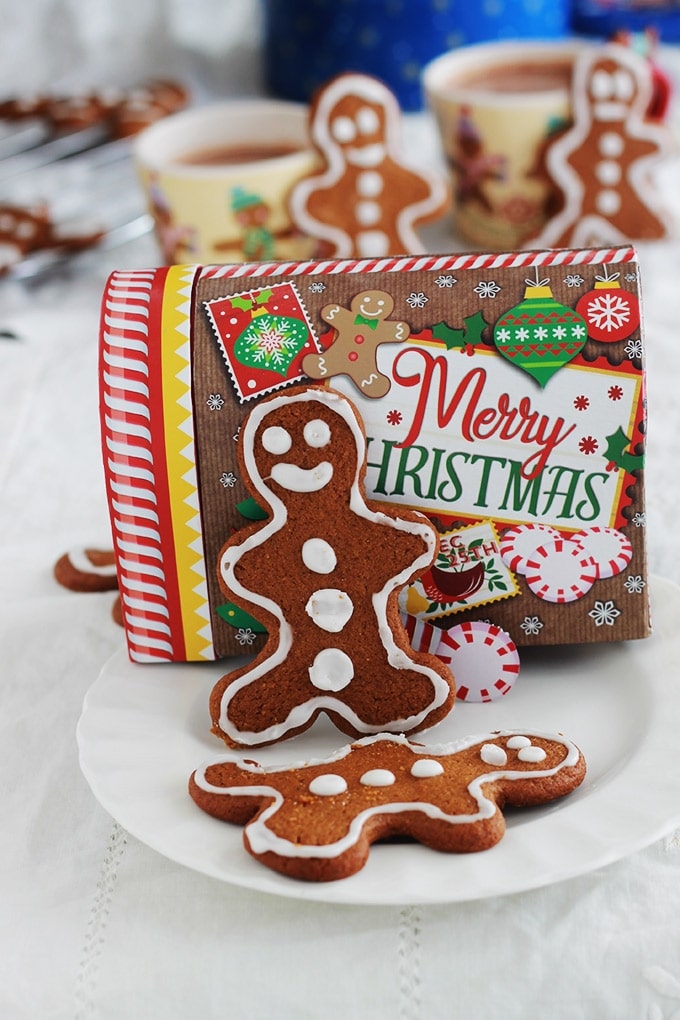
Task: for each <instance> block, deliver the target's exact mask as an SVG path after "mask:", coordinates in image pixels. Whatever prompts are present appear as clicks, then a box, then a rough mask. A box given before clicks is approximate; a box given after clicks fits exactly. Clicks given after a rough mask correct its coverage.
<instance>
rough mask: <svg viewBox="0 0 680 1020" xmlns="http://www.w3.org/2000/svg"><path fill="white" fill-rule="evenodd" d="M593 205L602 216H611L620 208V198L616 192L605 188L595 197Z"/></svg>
mask: <svg viewBox="0 0 680 1020" xmlns="http://www.w3.org/2000/svg"><path fill="white" fill-rule="evenodd" d="M595 205H596V206H597V208H598V210H599V212H601V213H602V215H603V216H611V215H613V213H617V212H618V211H619V209H620V208H621V196H620V195H619V193H618V191H611V190H610V189H609V188H606V189H605V190H604V191H600V192H599V193H598V194H597V195H596V196H595Z"/></svg>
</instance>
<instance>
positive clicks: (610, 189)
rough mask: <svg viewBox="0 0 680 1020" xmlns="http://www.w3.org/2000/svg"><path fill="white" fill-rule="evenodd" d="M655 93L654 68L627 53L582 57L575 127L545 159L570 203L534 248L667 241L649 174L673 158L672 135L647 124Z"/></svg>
mask: <svg viewBox="0 0 680 1020" xmlns="http://www.w3.org/2000/svg"><path fill="white" fill-rule="evenodd" d="M652 87H653V84H652V74H651V70H650V65H649V63H648V62H647V61H645V60H643V59H642V58H641V57H639V56H637V55H636V54H635V53H633V52H632V51H631V50H630V49H629V48H627V47H625V46H619V45H616V44H611V45H608V46H601V47H598V48H596V49H590V48H589V49H587V50H586V51H585V52H584V53H583V54H582V55H581V56H580V57H579V59H578V60H577V62H576V65H575V69H574V79H573V85H572V107H573V111H574V123H573V126H572V127H571V128H570V129H569V130H568V131H567V132H566V133H564V134H562V135H561V136H560V137H559V138H558V139H557V140H556V141H555V142H554V143H553V144H552V145H551V146H550V147H549V148H548V150H547V155H546V162H547V168H548V172H549V174H550V176H551V177H552V179H553V180H554V182H555V184H556V185H558V186H559V187H560V188H561V189H562V191H563V193H564V203H563V205H562V207H561V209H560V211H559V212H558V214H557V215H556V216H555V217H554V218H553V219H551V220H550V221H549V222H548V224H547V225H546V226H545V228H544V229H543V231H542V232H541V234H540V235H539V236H538V237H536V238H534V239H533V240H532V241H531V244H532V246H536V247H552V248H562V247H569V248H580V247H587V246H588V245H592V244H610V243H616V244H619V243H621V242H625V241H629V240H643V239H653V238H660V237H664V236H665V235H666V234H667V232H668V231H667V226H666V221H667V212H666V211H665V210H664V209H663V208H661V207H660V205H659V203H658V201H657V199H656V195H655V189H654V184H653V181H652V179H651V174H652V172H653V170H654V169H655V167H656V166H657V164H658V162H659V160H660V159H661V158H662V157H663V156H664V155H665V154H666V153H667V152H668V150H669V135H668V132H667V131H666V130H665V129H664V128H663V127H661V126H659V125H656V124H651V123H650V122H649V120H648V119H646V113H647V110H648V108H649V106H650V102H651V99H652Z"/></svg>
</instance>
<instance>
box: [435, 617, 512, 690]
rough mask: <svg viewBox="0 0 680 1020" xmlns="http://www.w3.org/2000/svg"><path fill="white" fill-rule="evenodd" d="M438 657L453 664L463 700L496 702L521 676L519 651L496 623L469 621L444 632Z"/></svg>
mask: <svg viewBox="0 0 680 1020" xmlns="http://www.w3.org/2000/svg"><path fill="white" fill-rule="evenodd" d="M437 656H438V658H440V659H441V660H442V662H445V663H447V665H450V666H451V670H452V672H453V676H454V679H455V681H456V697H457V698H458V699H459V700H460V701H482V702H484V701H496V700H497V699H498V698H501V697H503V695H505V694H507V693H508V691H509V690H510V689H511V688H512V686H513V684H514V683H515V680H516V679H517V677H518V676H519V667H520V663H519V652H518V651H517V647H516V645H515V643H514V641H513V640H512V638H511V637H510V635H509V634H507V633H506V632H505V631H504V630H501V628H500V627H497V626H496V625H495V624H493V623H483V622H482V621H471V620H466V621H465V623H460V624H457V625H456V626H455V627H451V629H450V630H445V631H443V632H442V636H441V640H440V642H439V647H438V649H437Z"/></svg>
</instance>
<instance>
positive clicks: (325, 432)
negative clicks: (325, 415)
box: [302, 418, 331, 449]
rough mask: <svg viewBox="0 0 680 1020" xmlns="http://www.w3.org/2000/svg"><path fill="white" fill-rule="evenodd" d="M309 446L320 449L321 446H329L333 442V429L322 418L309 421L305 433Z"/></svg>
mask: <svg viewBox="0 0 680 1020" xmlns="http://www.w3.org/2000/svg"><path fill="white" fill-rule="evenodd" d="M302 434H303V435H304V437H305V442H306V443H307V446H312V447H314V449H318V448H319V447H321V446H328V444H329V443H330V441H331V429H330V425H328V423H327V422H325V421H323V419H321V418H315V419H314V420H313V421H308V422H307V424H306V425H305V427H304V430H303V433H302Z"/></svg>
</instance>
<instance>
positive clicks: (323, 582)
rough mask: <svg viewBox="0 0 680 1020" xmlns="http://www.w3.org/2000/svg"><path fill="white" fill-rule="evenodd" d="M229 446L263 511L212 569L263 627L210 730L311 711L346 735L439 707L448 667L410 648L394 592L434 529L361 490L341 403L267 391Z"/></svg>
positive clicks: (280, 724) (240, 742)
mask: <svg viewBox="0 0 680 1020" xmlns="http://www.w3.org/2000/svg"><path fill="white" fill-rule="evenodd" d="M239 460H240V465H241V470H242V473H243V478H244V481H245V482H246V484H247V486H248V488H249V489H250V490H251V492H252V495H253V496H254V498H255V499H256V500H257V502H258V503H259V504H260V505H261V506H264V507H265V508H266V511H267V519H266V520H265V521H260V522H257V523H254V524H252V525H249V526H248V527H246V528H244V529H243V530H242V531H239V532H238V533H237V534H236V535H234V536H233V537H232V538H231V539H230V540H229V541H228V542H227V543H226V545H225V546H224V548H223V550H222V552H221V555H220V561H219V577H220V583H221V585H222V587H223V589H224V591H225V594H226V595H227V596H228V597H229V598H230V599H231V600H232V601H233V602H235V603H236V604H237V605H239V606H240V607H241V608H243V609H245V610H246V611H247V612H248V613H250V614H251V615H252V616H253V617H255V619H257V620H259V622H260V623H261V624H263V625H264V626H265V627H266V629H267V632H268V640H267V643H266V644H265V646H264V648H263V649H262V651H261V652H260V654H259V655H258V656H257V658H256V659H255V660H253V661H251V662H248V663H246V664H245V665H241V666H239V667H238V668H236V669H235V670H234V671H233V672H231V673H228V674H227V675H226V676H224V677H222V678H221V680H220V681H219V682H218V683H217V684H216V686H215V687H214V689H213V691H212V693H211V697H210V711H211V716H212V722H213V732H214V733H215V734H216V735H218V736H220V737H222V738H223V739H224V740H225V742H226V743H227V744H229V745H230V746H233V747H239V746H258V745H262V744H269V743H273V742H275V741H278V740H281V739H283V738H286V737H291V736H293V735H295V734H297V733H300V732H302V731H303V730H306V729H307V728H308V727H309V726H311V724H312V723H313V722H314V720H315V719H316V718H317V717H318V716H319V715H320V714H322V713H326V714H327V715H328V716H329V717H330V718H331V719H332V721H333V722H334V723H335V724H336V725H337V726H338V728H339V729H341V730H342V731H343V732H344V733H348V734H351V735H352V736H361V735H363V734H368V733H377V732H380V731H382V730H387V731H397V732H412V731H416V730H421V729H424V728H426V727H428V726H432V725H434V723H436V722H438V721H439V720H440V719H442V718H443V717H444V716H445V715H446V714H447V713H448V712H449V710H450V708H451V707H452V705H453V700H454V681H453V677H452V675H451V672H450V670H449V669H448V667H447V666H446V665H445V664H444V663H442V662H441V661H440V660H439V659H437V658H436V657H435V656H434V655H430V654H426V653H420V652H415V651H414V650H413V649H412V648H411V646H410V643H409V639H408V636H407V634H406V631H405V629H404V626H403V624H402V622H401V618H400V613H399V606H398V596H399V592H400V590H401V588H402V587H404V586H405V585H406V584H408V583H409V581H410V580H411V579H412V578H414V577H415V576H417V575H418V574H419V573H420V572H421V571H423V570H425V569H426V568H427V567H428V566H429V565H430V563H431V562H432V561H433V559H434V558H435V556H436V551H437V544H438V541H437V532H436V530H435V528H434V527H433V526H432V525H431V524H430V523H429V521H428V520H427V519H426V518H425V517H423V516H422V515H421V514H418V513H416V512H414V511H409V510H405V509H402V508H401V507H399V508H397V507H391V506H388V505H386V504H377V503H375V504H374V503H369V502H368V501H367V500H366V499H365V496H364V489H363V476H364V473H365V460H366V439H365V435H364V431H363V427H362V425H361V421H360V418H359V416H358V413H357V411H356V409H355V407H354V405H353V404H352V403H351V402H350V401H348V400H347V399H346V398H345V397H344V396H342V395H341V394H340V393H337V392H335V391H333V390H328V389H323V388H320V387H314V386H309V387H300V388H295V389H290V390H287V391H285V392H283V393H278V394H274V395H273V396H271V397H269V398H268V399H266V400H263V401H261V402H260V403H258V404H257V405H256V406H255V407H254V408H253V410H252V411H251V412H250V414H249V416H248V417H247V419H246V421H245V423H244V425H243V427H242V429H241V433H240V438H239Z"/></svg>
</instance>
